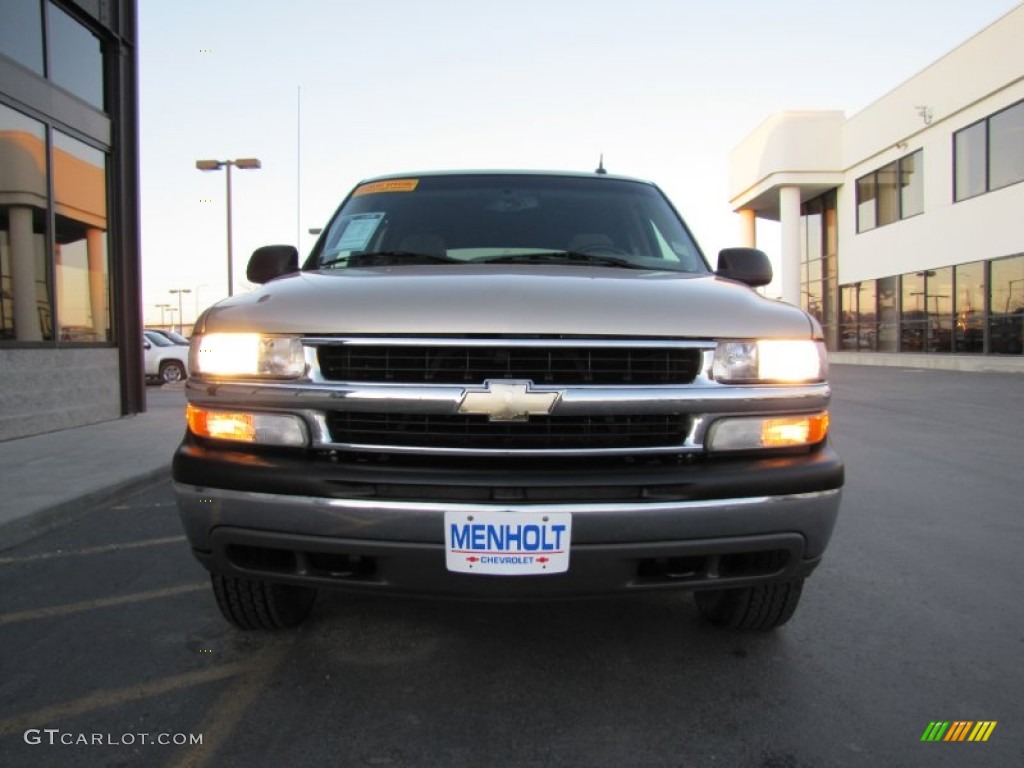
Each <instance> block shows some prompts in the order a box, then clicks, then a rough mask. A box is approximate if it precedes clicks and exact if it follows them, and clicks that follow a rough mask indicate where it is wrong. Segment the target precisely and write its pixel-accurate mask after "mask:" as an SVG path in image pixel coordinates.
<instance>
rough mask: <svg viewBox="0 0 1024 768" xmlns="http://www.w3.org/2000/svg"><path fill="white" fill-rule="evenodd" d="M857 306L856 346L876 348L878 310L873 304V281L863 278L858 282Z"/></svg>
mask: <svg viewBox="0 0 1024 768" xmlns="http://www.w3.org/2000/svg"><path fill="white" fill-rule="evenodd" d="M857 306H858V309H859V310H860V311H859V314H858V317H857V347H858V348H859V349H871V350H875V349H878V312H877V310H876V306H875V281H874V280H865V281H864V282H862V283H861V284H860V290H859V291H858V297H857Z"/></svg>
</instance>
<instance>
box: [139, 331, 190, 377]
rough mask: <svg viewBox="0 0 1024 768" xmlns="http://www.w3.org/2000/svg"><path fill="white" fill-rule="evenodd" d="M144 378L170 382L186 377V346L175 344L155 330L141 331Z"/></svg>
mask: <svg viewBox="0 0 1024 768" xmlns="http://www.w3.org/2000/svg"><path fill="white" fill-rule="evenodd" d="M142 351H143V357H144V360H145V371H146V379H147V380H149V381H158V382H160V383H161V384H171V383H173V382H175V381H184V380H185V379H187V378H188V347H187V346H186V347H183V346H181V345H180V344H175V343H174V342H172V341H170V340H169V339H167V338H166V337H164V336H161V335H160V334H159V333H156V332H155V331H143V332H142Z"/></svg>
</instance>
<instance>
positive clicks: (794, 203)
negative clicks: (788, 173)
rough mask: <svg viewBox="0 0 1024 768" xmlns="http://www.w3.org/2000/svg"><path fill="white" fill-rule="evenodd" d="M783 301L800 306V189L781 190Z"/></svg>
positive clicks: (784, 188) (787, 188) (786, 188)
mask: <svg viewBox="0 0 1024 768" xmlns="http://www.w3.org/2000/svg"><path fill="white" fill-rule="evenodd" d="M779 219H780V221H781V223H782V264H781V268H782V269H781V271H782V276H781V280H780V282H781V284H782V300H783V301H785V302H788V303H790V304H793V305H794V306H797V307H799V306H800V187H782V188H781V189H779Z"/></svg>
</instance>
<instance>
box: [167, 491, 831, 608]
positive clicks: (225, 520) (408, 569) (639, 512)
mask: <svg viewBox="0 0 1024 768" xmlns="http://www.w3.org/2000/svg"><path fill="white" fill-rule="evenodd" d="M175 489H176V492H177V497H178V506H179V509H180V512H181V516H182V520H183V522H184V525H185V529H186V531H187V533H188V537H189V540H190V542H191V544H192V547H193V552H194V554H195V555H196V557H197V558H198V559H199V561H200V562H201V563H202V564H203V565H204V566H205V567H206V568H207V569H208V570H210V571H211V572H215V573H221V574H225V575H234V576H243V577H249V578H258V579H267V580H271V581H278V582H282V583H292V584H304V585H308V586H322V587H337V588H342V589H348V590H353V591H362V592H392V593H402V594H429V595H437V596H452V597H476V598H487V599H495V598H525V597H566V596H577V595H590V594H608V593H615V592H636V591H645V590H655V589H665V588H677V589H678V588H683V589H701V588H718V589H720V588H726V587H739V586H746V585H750V584H754V583H759V582H765V581H780V580H788V579H793V578H800V577H803V576H806V575H808V574H809V573H810V572H811V571H812V570H813V569H814V567H815V566H816V565H817V563H818V562H819V560H820V558H821V554H822V552H823V551H824V549H825V546H826V545H827V543H828V540H829V538H830V536H831V533H832V529H833V526H834V524H835V520H836V515H837V513H838V509H839V501H840V495H841V491H840V490H839V489H838V488H837V489H832V490H826V491H816V492H811V493H800V494H789V495H781V496H759V497H748V498H733V499H713V500H702V501H682V502H680V501H675V502H660V503H631V504H551V505H537V504H529V505H516V504H500V505H499V504H486V505H481V504H452V503H443V504H442V503H417V502H383V501H367V500H357V499H332V498H324V497H308V496H291V495H282V494H267V493H254V492H248V491H231V490H214V489H210V488H203V487H196V486H191V485H186V484H183V483H180V482H179V483H176V484H175ZM446 510H451V511H457V512H458V511H461V512H473V511H502V512H507V513H509V514H515V513H516V512H517V511H529V512H545V511H549V512H569V513H571V514H572V515H573V536H572V548H571V554H570V565H569V570H568V572H567V573H562V574H551V575H540V576H517V577H500V576H480V575H469V574H460V573H451V572H449V571H448V570H447V569H446V567H445V547H444V513H445V511H446Z"/></svg>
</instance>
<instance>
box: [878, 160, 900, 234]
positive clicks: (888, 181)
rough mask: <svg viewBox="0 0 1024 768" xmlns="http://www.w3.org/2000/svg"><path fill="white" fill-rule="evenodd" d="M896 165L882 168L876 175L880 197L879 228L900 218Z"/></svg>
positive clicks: (890, 164)
mask: <svg viewBox="0 0 1024 768" xmlns="http://www.w3.org/2000/svg"><path fill="white" fill-rule="evenodd" d="M896 176H897V174H896V163H889V164H888V165H885V166H882V167H881V168H879V169H878V171H877V173H876V182H875V184H876V185H877V195H878V214H877V216H878V218H877V221H878V226H880V227H881V226H883V225H885V224H892V223H893V222H894V221H898V220H899V218H900V197H899V185H898V184H897V179H896Z"/></svg>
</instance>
